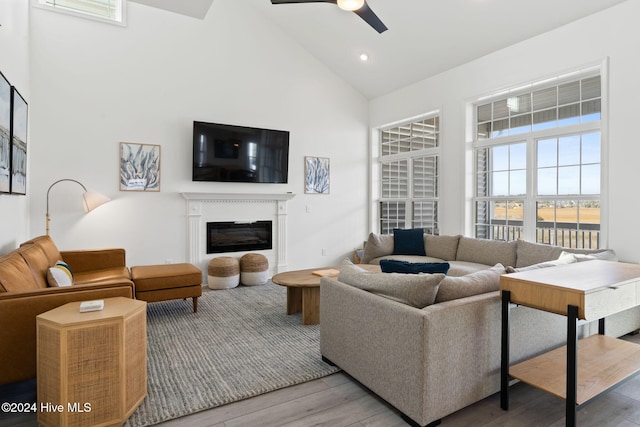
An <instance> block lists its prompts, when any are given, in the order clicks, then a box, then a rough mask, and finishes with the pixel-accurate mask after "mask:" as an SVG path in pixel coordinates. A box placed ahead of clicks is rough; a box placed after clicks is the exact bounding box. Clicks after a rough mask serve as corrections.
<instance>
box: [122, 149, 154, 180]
mask: <svg viewBox="0 0 640 427" xmlns="http://www.w3.org/2000/svg"><path fill="white" fill-rule="evenodd" d="M120 191H160V146H159V145H154V144H136V143H133V142H121V143H120Z"/></svg>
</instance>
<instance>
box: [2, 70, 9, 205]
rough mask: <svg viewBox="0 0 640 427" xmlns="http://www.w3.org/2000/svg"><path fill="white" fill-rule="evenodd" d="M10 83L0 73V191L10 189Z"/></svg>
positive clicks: (4, 191)
mask: <svg viewBox="0 0 640 427" xmlns="http://www.w3.org/2000/svg"><path fill="white" fill-rule="evenodd" d="M10 132H11V85H10V84H9V81H8V80H7V79H6V78H5V76H4V75H3V74H2V73H0V193H9V192H10V191H11V135H10Z"/></svg>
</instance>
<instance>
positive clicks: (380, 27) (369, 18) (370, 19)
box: [271, 0, 388, 33]
mask: <svg viewBox="0 0 640 427" xmlns="http://www.w3.org/2000/svg"><path fill="white" fill-rule="evenodd" d="M271 1H273V0H271ZM353 13H355V14H356V15H358V16H359V17H360V18H362V19H364V20H365V22H366V23H367V24H369V25H371V26H372V27H373V29H374V30H376V31H377V32H378V33H384V32H385V31H387V30H388V28H387V26H386V25H384V24H383V23H382V21H381V20H380V18H378V16H377V15H376V14H375V13H373V10H371V8H370V7H369V5H368V4H367V3H366V2H365V3H364V6H362V7H361V8H360V9H358V10H354V11H353Z"/></svg>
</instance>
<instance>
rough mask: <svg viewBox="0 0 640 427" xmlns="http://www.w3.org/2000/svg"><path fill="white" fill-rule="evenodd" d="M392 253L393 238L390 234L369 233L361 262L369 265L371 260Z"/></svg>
mask: <svg viewBox="0 0 640 427" xmlns="http://www.w3.org/2000/svg"><path fill="white" fill-rule="evenodd" d="M392 253H393V236H392V235H390V234H376V233H369V238H368V239H367V243H365V245H364V253H363V254H362V260H361V262H362V263H363V264H369V263H370V262H371V260H372V259H374V258H380V257H382V256H385V255H391V254H392Z"/></svg>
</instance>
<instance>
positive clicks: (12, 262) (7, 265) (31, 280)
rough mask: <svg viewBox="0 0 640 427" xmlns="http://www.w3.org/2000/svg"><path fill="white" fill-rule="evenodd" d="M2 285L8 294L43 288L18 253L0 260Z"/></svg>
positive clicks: (0, 280) (0, 281) (0, 283)
mask: <svg viewBox="0 0 640 427" xmlns="http://www.w3.org/2000/svg"><path fill="white" fill-rule="evenodd" d="M0 285H2V288H3V289H4V290H5V291H6V292H14V291H28V290H33V289H40V288H41V286H40V285H39V284H38V282H36V279H35V275H34V274H32V273H31V268H29V265H28V264H27V262H26V261H25V260H24V258H22V256H21V255H20V254H19V253H18V252H17V251H13V252H10V253H9V254H7V255H5V256H3V257H1V258H0Z"/></svg>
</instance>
